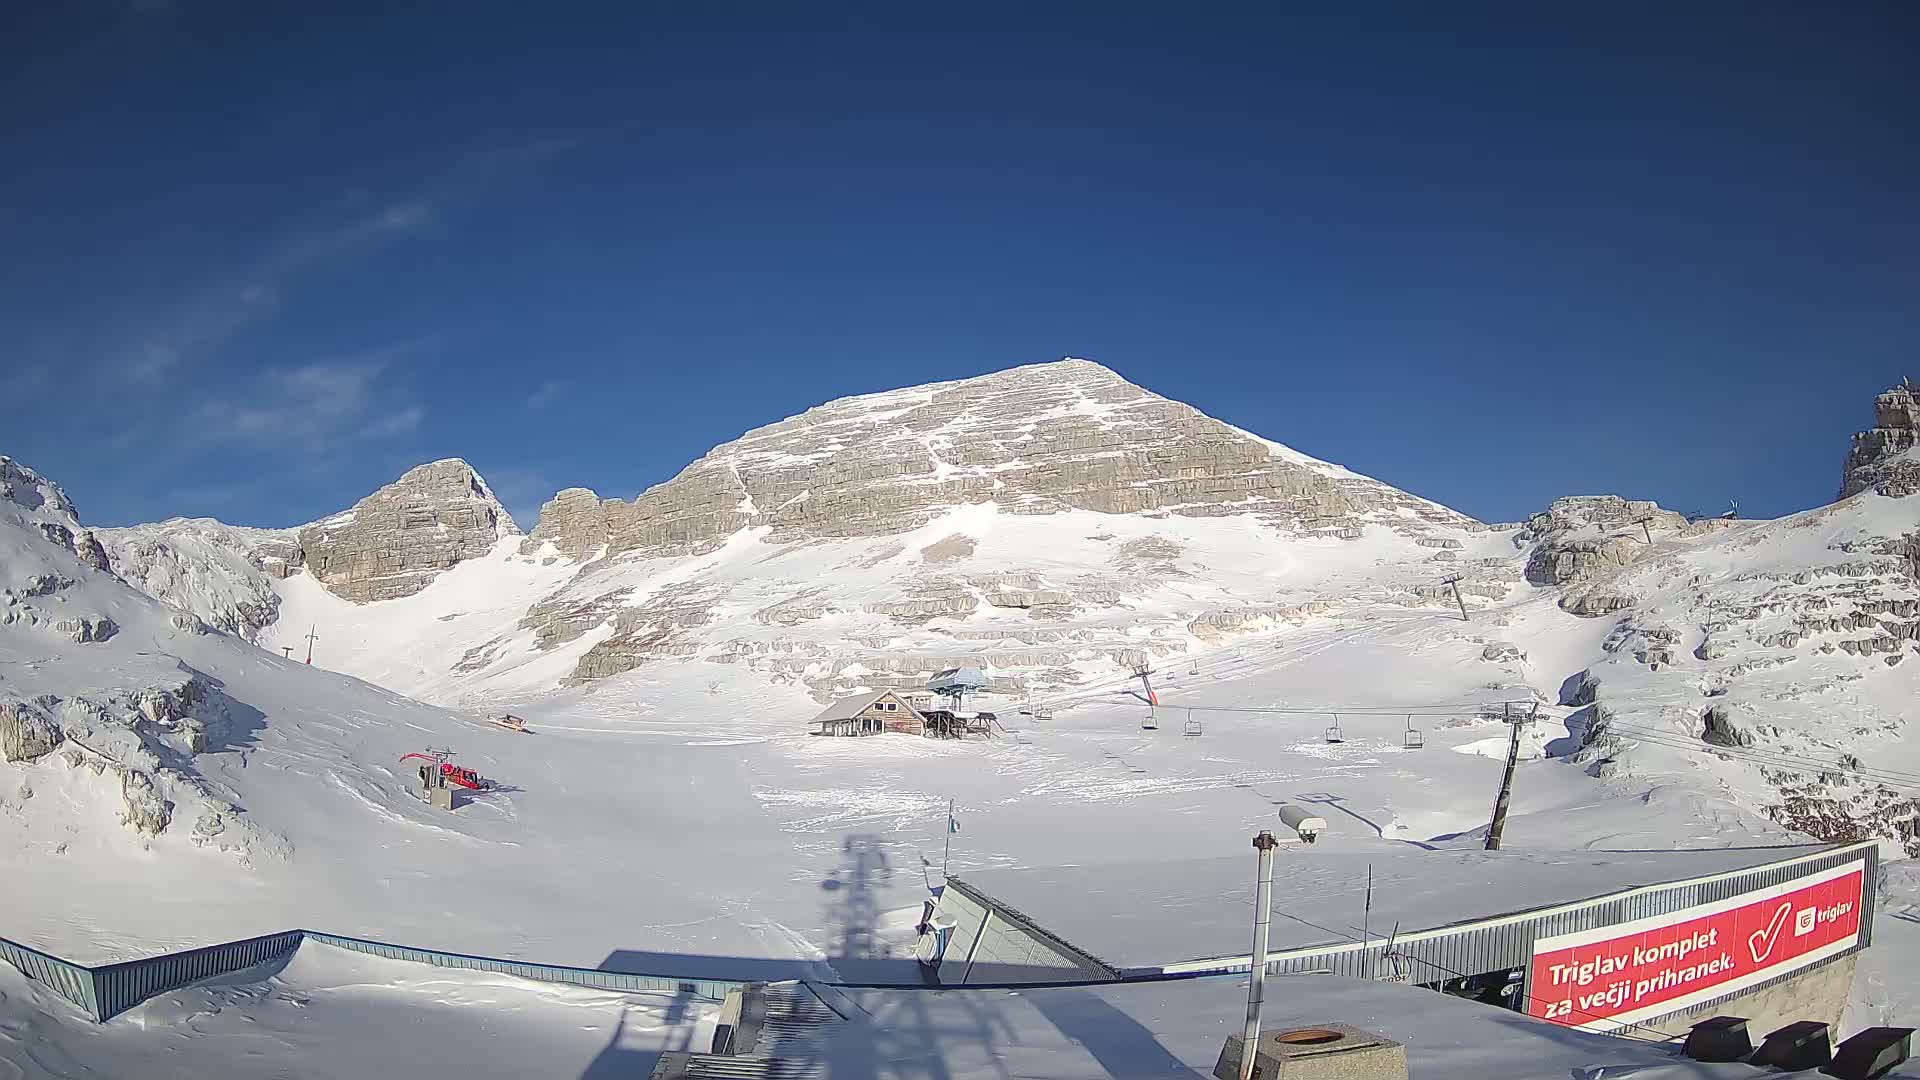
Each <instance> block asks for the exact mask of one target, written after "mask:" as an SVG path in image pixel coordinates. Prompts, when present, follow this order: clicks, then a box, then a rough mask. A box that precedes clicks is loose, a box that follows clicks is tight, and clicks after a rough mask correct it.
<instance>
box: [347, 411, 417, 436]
mask: <svg viewBox="0 0 1920 1080" xmlns="http://www.w3.org/2000/svg"><path fill="white" fill-rule="evenodd" d="M426 417H427V410H426V409H425V408H423V407H421V406H419V405H409V406H407V407H406V408H404V409H396V410H394V411H393V412H390V413H385V414H383V415H381V416H377V417H375V418H374V419H373V422H372V423H369V424H367V425H366V426H364V427H362V428H361V429H360V437H361V438H363V439H391V438H393V437H394V436H395V435H406V434H409V433H411V432H415V431H418V430H420V421H422V420H424V419H426Z"/></svg>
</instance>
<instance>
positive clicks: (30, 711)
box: [0, 701, 65, 761]
mask: <svg viewBox="0 0 1920 1080" xmlns="http://www.w3.org/2000/svg"><path fill="white" fill-rule="evenodd" d="M64 738H65V735H64V734H63V733H62V732H61V731H60V726H59V725H58V724H56V723H54V722H53V720H52V719H51V718H50V717H48V716H47V714H46V713H45V712H44V711H42V710H41V709H40V707H39V706H38V705H35V704H33V703H31V702H25V701H0V761H33V760H34V759H36V758H39V757H42V756H45V755H46V754H49V753H51V752H52V751H53V749H54V748H55V747H57V746H59V745H60V743H61V740H62V739H64Z"/></svg>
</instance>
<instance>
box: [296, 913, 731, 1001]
mask: <svg viewBox="0 0 1920 1080" xmlns="http://www.w3.org/2000/svg"><path fill="white" fill-rule="evenodd" d="M305 934H306V936H307V940H309V941H318V942H322V943H324V944H327V945H332V946H335V947H337V948H342V949H352V950H353V951H354V952H363V953H368V954H370V955H373V956H384V957H387V958H388V959H391V960H411V961H413V962H415V963H419V964H432V965H433V966H435V967H444V968H464V969H466V970H469V971H493V972H498V973H500V974H502V975H515V976H518V977H520V978H522V979H536V980H539V981H540V982H554V983H567V984H570V985H573V986H587V987H592V988H593V989H596V990H620V991H625V992H629V993H668V994H691V995H693V996H694V997H697V998H704V999H706V1000H708V1001H720V1000H722V999H723V998H725V997H726V996H727V991H729V990H733V989H736V988H738V987H740V986H744V985H746V984H745V983H744V982H742V981H739V980H735V979H683V978H676V977H674V976H671V975H644V974H631V973H628V972H623V971H600V970H598V969H596V968H577V967H561V966H560V965H557V964H534V963H529V962H527V961H524V960H502V959H499V958H497V957H492V956H468V955H467V954H465V953H450V952H440V951H438V950H436V949H416V948H413V947H412V946H408V945H391V944H388V943H387V942H384V941H368V940H366V939H365V938H352V937H342V936H341V935H339V934H323V933H320V932H318V931H315V930H307V931H305Z"/></svg>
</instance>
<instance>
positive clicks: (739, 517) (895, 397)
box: [530, 360, 1472, 557]
mask: <svg viewBox="0 0 1920 1080" xmlns="http://www.w3.org/2000/svg"><path fill="white" fill-rule="evenodd" d="M983 503H993V504H994V505H996V506H997V507H998V508H1000V509H1001V510H1002V511H1003V512H1007V513H1014V514H1049V513H1056V512H1059V511H1063V510H1089V511H1094V512H1098V513H1107V514H1146V515H1151V516H1158V517H1219V516H1227V515H1248V516H1251V517H1254V518H1257V519H1258V520H1260V521H1262V522H1264V523H1266V524H1269V525H1272V526H1274V527H1276V528H1280V529H1283V530H1285V531H1287V532H1289V533H1293V534H1297V535H1306V534H1313V533H1321V534H1328V535H1339V536H1356V535H1358V532H1359V528H1358V527H1359V526H1360V525H1361V524H1363V523H1365V522H1368V521H1376V522H1379V523H1381V524H1385V525H1387V526H1389V527H1392V528H1396V529H1407V530H1413V531H1417V530H1418V529H1420V528H1421V527H1422V526H1424V525H1430V524H1433V525H1446V526H1456V527H1457V526H1465V525H1469V524H1471V523H1472V522H1471V520H1470V519H1468V518H1466V517H1465V516H1463V515H1461V514H1457V513H1455V512H1453V511H1451V510H1448V509H1446V508H1445V507H1442V506H1438V505H1436V504H1434V503H1431V502H1427V501H1426V500H1423V499H1418V498H1415V497H1413V496H1411V495H1408V494H1406V493H1405V492H1402V491H1397V490H1395V489H1393V488H1391V487H1388V486H1387V485H1385V484H1381V483H1379V482H1377V481H1374V480H1370V479H1368V478H1366V477H1362V476H1357V475H1355V474H1353V473H1350V472H1348V471H1347V470H1345V469H1342V468H1340V467H1338V466H1335V465H1329V464H1327V463H1325V462H1321V461H1316V460H1314V459H1313V458H1310V457H1307V456H1305V455H1303V454H1299V453H1296V452H1294V451H1292V450H1289V449H1287V448H1285V447H1283V446H1279V445H1278V444H1275V443H1270V442H1267V441H1266V440H1264V439H1260V438H1257V437H1255V436H1252V435H1249V434H1247V433H1246V432H1244V431H1240V430H1239V429H1237V428H1234V427H1231V426H1229V425H1227V424H1223V423H1221V422H1220V421H1218V420H1214V419H1213V418H1211V417H1208V416H1206V415H1204V414H1203V413H1201V412H1199V411H1198V410H1196V409H1194V408H1192V407H1190V406H1187V405H1183V404H1181V403H1179V402H1177V401H1169V400H1167V399H1166V398H1163V397H1160V396H1158V395H1156V394H1153V393H1150V392H1148V391H1146V390H1143V389H1141V388H1140V387H1138V386H1135V385H1133V384H1131V383H1129V382H1127V381H1126V380H1125V379H1122V378H1121V377H1120V376H1119V375H1117V374H1115V373H1114V372H1112V371H1110V370H1108V369H1107V368H1104V367H1102V366H1100V365H1099V364H1095V363H1092V362H1090V361H1086V360H1062V361H1059V362H1057V363H1050V364H1035V365H1031V366H1028V367H1019V368H1013V369H1011V370H1007V371H1001V372H996V373H994V374H991V375H984V376H980V377H979V378H973V379H963V380H959V381H956V382H947V383H935V384H932V385H929V386H920V387H914V388H911V389H906V390H896V391H891V392H888V393H880V394H866V395H862V396H859V397H851V398H842V399H840V400H837V401H831V402H828V403H827V404H825V405H821V406H818V407H816V408H812V409H808V410H807V411H806V412H804V413H801V414H800V415H798V416H795V417H791V418H789V419H786V420H782V421H780V422H779V423H776V424H769V425H767V426H765V427H762V428H756V429H755V430H753V431H749V432H748V433H746V434H745V435H743V436H741V437H740V438H738V439H736V440H734V441H732V442H730V443H726V444H725V445H722V446H719V447H716V448H715V449H713V450H711V451H709V452H708V453H707V454H706V455H705V456H704V457H702V458H701V459H700V460H698V461H696V462H694V463H693V464H691V465H689V466H687V467H686V468H685V469H683V470H682V471H681V472H680V474H679V475H678V476H675V477H674V478H673V479H671V480H669V481H667V482H666V483H664V484H660V485H658V486H656V487H653V488H649V489H648V490H647V491H645V492H643V493H641V494H640V496H639V497H637V498H635V499H634V500H632V501H631V502H627V501H622V500H619V499H610V500H605V501H599V500H597V498H596V497H595V496H594V494H593V493H592V492H590V491H587V490H586V489H582V488H572V489H568V490H567V491H563V492H561V493H560V494H559V495H557V496H556V497H555V498H554V500H553V501H552V502H549V503H548V504H547V505H546V506H545V507H544V508H542V511H541V515H540V523H539V525H538V526H537V527H536V528H535V529H534V530H533V533H532V535H531V538H530V546H531V545H537V544H539V543H542V542H547V541H551V542H552V543H553V544H554V545H555V546H556V547H558V548H559V549H560V550H561V551H563V552H566V553H568V554H569V555H573V556H575V557H579V556H581V555H583V554H585V553H587V552H591V551H596V550H600V549H602V548H604V549H605V550H606V551H607V553H608V554H615V555H617V554H621V553H624V552H637V553H641V554H646V555H677V554H700V553H703V552H707V551H711V550H713V549H714V548H716V547H717V546H719V544H720V543H721V542H722V541H723V540H724V539H725V538H726V537H728V536H731V535H733V534H734V533H735V532H737V531H739V530H740V529H743V528H749V527H763V528H765V529H767V530H768V534H767V538H768V539H769V540H770V541H772V542H784V541H792V540H808V539H840V538H848V537H861V536H888V535H895V534H899V533H904V532H909V531H911V530H913V529H916V528H919V527H920V526H922V525H925V524H926V523H927V522H928V521H930V520H931V519H932V518H933V516H934V515H935V514H936V513H938V512H940V511H941V510H943V509H945V508H947V507H952V506H964V505H972V504H983Z"/></svg>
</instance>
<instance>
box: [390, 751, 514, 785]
mask: <svg viewBox="0 0 1920 1080" xmlns="http://www.w3.org/2000/svg"><path fill="white" fill-rule="evenodd" d="M452 756H453V751H451V750H436V749H434V748H432V747H428V748H427V752H426V753H424V754H405V755H403V756H402V757H401V758H400V760H401V761H406V760H409V759H411V758H419V759H420V760H421V761H424V762H426V763H427V764H425V765H422V766H420V779H421V781H422V782H423V783H427V784H428V785H429V786H433V784H432V780H433V778H435V777H437V778H438V780H439V784H440V786H445V785H449V784H450V785H452V786H454V787H463V788H466V789H467V790H469V791H492V790H493V788H494V783H493V781H491V780H489V779H487V778H486V777H484V776H481V775H480V774H479V773H477V772H474V771H473V770H472V769H467V768H462V767H461V766H459V765H455V764H454V763H453V762H451V761H448V760H447V759H448V758H450V757H452Z"/></svg>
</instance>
